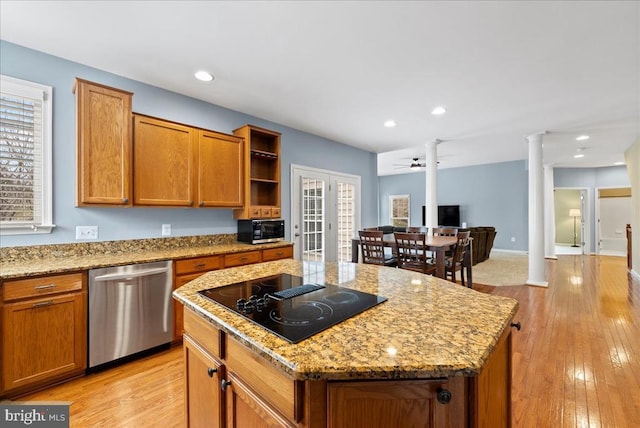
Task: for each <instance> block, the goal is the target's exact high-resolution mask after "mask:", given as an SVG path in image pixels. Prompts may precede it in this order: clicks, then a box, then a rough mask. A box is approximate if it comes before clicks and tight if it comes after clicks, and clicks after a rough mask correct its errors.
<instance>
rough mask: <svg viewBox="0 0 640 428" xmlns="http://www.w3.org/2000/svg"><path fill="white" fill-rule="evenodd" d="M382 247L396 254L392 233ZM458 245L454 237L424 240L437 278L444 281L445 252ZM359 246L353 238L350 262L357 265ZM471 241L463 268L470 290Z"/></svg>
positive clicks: (430, 236)
mask: <svg viewBox="0 0 640 428" xmlns="http://www.w3.org/2000/svg"><path fill="white" fill-rule="evenodd" d="M382 242H383V245H384V246H385V247H389V248H391V251H393V253H394V254H396V252H397V251H396V240H395V237H394V235H393V234H392V233H386V234H384V235H383V238H382ZM457 243H458V238H457V237H456V236H432V235H429V234H427V235H426V239H425V246H426V247H427V249H428V250H430V251H433V252H434V253H435V255H436V274H435V276H437V277H438V278H443V279H446V270H445V259H446V255H445V253H446V251H447V250H449V249H452V248H454V247H455V246H456V244H457ZM359 245H360V238H353V239H352V240H351V261H352V262H353V263H358V261H359V259H360V251H358V247H359ZM472 245H473V241H472V240H470V243H469V249H468V250H467V251H465V255H464V261H463V268H464V269H465V272H466V274H467V275H466V282H467V284H466V285H467V287H469V288H471V287H472V285H473V274H472V269H471V265H472V264H473V263H472V260H471V257H472V248H471V246H472Z"/></svg>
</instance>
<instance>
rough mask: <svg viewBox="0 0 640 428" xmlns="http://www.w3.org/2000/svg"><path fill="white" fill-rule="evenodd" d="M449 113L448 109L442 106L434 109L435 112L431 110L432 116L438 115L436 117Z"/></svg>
mask: <svg viewBox="0 0 640 428" xmlns="http://www.w3.org/2000/svg"><path fill="white" fill-rule="evenodd" d="M446 112H447V109H446V108H444V107H442V106H438V107H436V108H434V109H433V110H431V114H433V115H436V116H440V115H442V114H445V113H446Z"/></svg>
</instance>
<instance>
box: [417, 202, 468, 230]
mask: <svg viewBox="0 0 640 428" xmlns="http://www.w3.org/2000/svg"><path fill="white" fill-rule="evenodd" d="M425 220H426V219H425V209H424V205H423V206H422V225H423V226H426V224H425ZM438 226H455V227H460V205H438Z"/></svg>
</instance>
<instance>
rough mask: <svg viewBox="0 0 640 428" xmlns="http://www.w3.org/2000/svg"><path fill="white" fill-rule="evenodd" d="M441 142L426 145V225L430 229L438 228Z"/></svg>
mask: <svg viewBox="0 0 640 428" xmlns="http://www.w3.org/2000/svg"><path fill="white" fill-rule="evenodd" d="M439 142H440V140H433V141H429V142H428V143H427V144H425V149H426V155H425V171H424V172H425V173H424V179H425V186H424V187H425V195H424V225H425V226H426V227H428V228H429V232H431V231H433V228H435V227H438V143H439Z"/></svg>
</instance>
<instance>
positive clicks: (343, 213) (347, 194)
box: [336, 181, 356, 262]
mask: <svg viewBox="0 0 640 428" xmlns="http://www.w3.org/2000/svg"><path fill="white" fill-rule="evenodd" d="M336 189H337V197H338V202H337V206H336V213H337V217H338V222H337V223H338V228H337V235H338V243H337V259H338V261H339V262H350V261H351V240H352V239H353V236H354V234H355V232H356V226H355V200H354V198H355V186H354V185H353V184H352V183H345V182H340V181H339V182H337V184H336Z"/></svg>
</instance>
